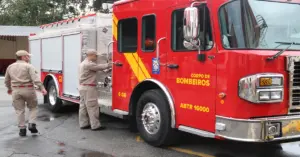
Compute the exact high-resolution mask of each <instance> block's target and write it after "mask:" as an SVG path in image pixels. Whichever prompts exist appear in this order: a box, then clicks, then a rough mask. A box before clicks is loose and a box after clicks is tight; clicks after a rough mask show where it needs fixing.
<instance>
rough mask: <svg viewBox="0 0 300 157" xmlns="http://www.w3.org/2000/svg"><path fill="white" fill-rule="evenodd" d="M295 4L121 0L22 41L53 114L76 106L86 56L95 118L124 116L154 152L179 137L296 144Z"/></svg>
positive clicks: (299, 106)
mask: <svg viewBox="0 0 300 157" xmlns="http://www.w3.org/2000/svg"><path fill="white" fill-rule="evenodd" d="M299 13H300V5H299V1H297V0H290V1H286V0H270V1H260V0H206V1H205V0H198V1H193V0H171V1H170V0H164V1H163V0H122V1H119V2H115V3H114V5H113V13H112V14H100V15H89V16H85V17H81V18H79V19H70V20H65V21H60V22H56V23H52V24H47V25H43V26H41V27H42V29H43V30H44V32H43V33H41V34H38V35H36V36H32V37H30V50H31V53H33V54H34V57H33V59H32V64H34V65H35V66H36V67H38V68H40V69H41V77H42V79H43V81H44V84H45V86H46V87H47V89H48V92H49V94H48V96H46V97H45V101H46V102H48V103H49V104H50V106H51V109H52V110H53V111H57V110H59V108H60V107H61V106H62V102H63V101H71V102H75V103H78V102H79V94H78V90H77V88H78V86H79V85H78V81H77V80H78V76H77V67H78V65H79V63H80V62H81V61H82V59H83V58H84V53H85V52H86V50H87V49H88V48H94V49H97V51H98V52H99V56H100V57H99V62H100V63H101V62H102V63H104V62H106V61H107V60H109V59H110V58H111V57H112V60H113V62H114V66H113V68H112V72H109V71H106V72H100V73H99V74H98V76H99V77H98V81H99V82H98V88H99V101H98V102H99V105H100V107H101V112H104V113H107V114H110V115H115V116H119V117H121V118H129V120H130V122H131V124H132V126H136V128H137V129H138V131H139V132H140V133H141V137H142V138H143V139H144V140H145V141H146V142H148V143H149V144H151V145H153V146H161V145H166V144H169V143H170V142H172V140H174V139H175V137H174V135H175V134H177V132H178V130H179V131H183V132H188V133H191V134H196V135H199V136H204V137H209V138H216V139H229V140H236V141H244V142H269V141H282V140H295V139H296V140H297V139H298V138H300V52H299V50H300V19H299V18H295V16H296V15H299Z"/></svg>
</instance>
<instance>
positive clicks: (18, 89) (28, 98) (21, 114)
mask: <svg viewBox="0 0 300 157" xmlns="http://www.w3.org/2000/svg"><path fill="white" fill-rule="evenodd" d="M16 56H17V61H16V62H15V63H13V64H11V65H9V66H8V68H7V70H6V73H5V86H6V87H7V89H8V91H7V93H8V94H9V95H12V99H13V106H14V108H15V111H16V114H17V117H18V126H19V128H20V133H19V135H20V136H26V125H25V106H27V108H28V109H29V112H30V113H29V125H28V129H29V130H30V131H31V133H38V130H37V128H36V123H35V120H36V114H37V96H36V92H35V89H34V85H36V86H38V88H39V90H41V92H42V93H43V95H46V94H47V91H46V90H45V88H44V86H43V83H42V82H41V81H40V77H39V76H38V73H37V71H36V70H35V68H34V67H33V66H32V65H31V64H29V60H30V56H31V55H30V54H29V53H28V52H27V51H25V50H20V51H18V52H17V53H16ZM25 103H26V104H25Z"/></svg>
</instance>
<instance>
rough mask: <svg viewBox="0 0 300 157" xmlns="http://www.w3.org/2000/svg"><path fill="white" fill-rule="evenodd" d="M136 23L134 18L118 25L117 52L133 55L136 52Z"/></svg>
mask: <svg viewBox="0 0 300 157" xmlns="http://www.w3.org/2000/svg"><path fill="white" fill-rule="evenodd" d="M137 35H138V21H137V19H136V18H130V19H124V20H120V21H119V23H118V51H119V52H121V53H134V52H136V51H137V43H138V42H137V41H138V39H137V37H138V36H137Z"/></svg>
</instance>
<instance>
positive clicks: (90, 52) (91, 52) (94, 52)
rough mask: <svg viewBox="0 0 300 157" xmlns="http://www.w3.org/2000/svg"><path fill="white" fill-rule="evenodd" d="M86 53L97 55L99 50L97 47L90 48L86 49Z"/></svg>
mask: <svg viewBox="0 0 300 157" xmlns="http://www.w3.org/2000/svg"><path fill="white" fill-rule="evenodd" d="M86 54H87V55H90V54H95V55H97V51H96V50H95V49H88V50H87V51H86Z"/></svg>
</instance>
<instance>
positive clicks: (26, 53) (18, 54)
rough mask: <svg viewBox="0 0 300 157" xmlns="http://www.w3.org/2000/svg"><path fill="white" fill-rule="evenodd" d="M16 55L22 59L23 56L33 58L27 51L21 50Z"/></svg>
mask: <svg viewBox="0 0 300 157" xmlns="http://www.w3.org/2000/svg"><path fill="white" fill-rule="evenodd" d="M16 55H17V56H19V57H22V56H31V54H30V53H28V52H27V51H25V50H19V51H17V52H16Z"/></svg>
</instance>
